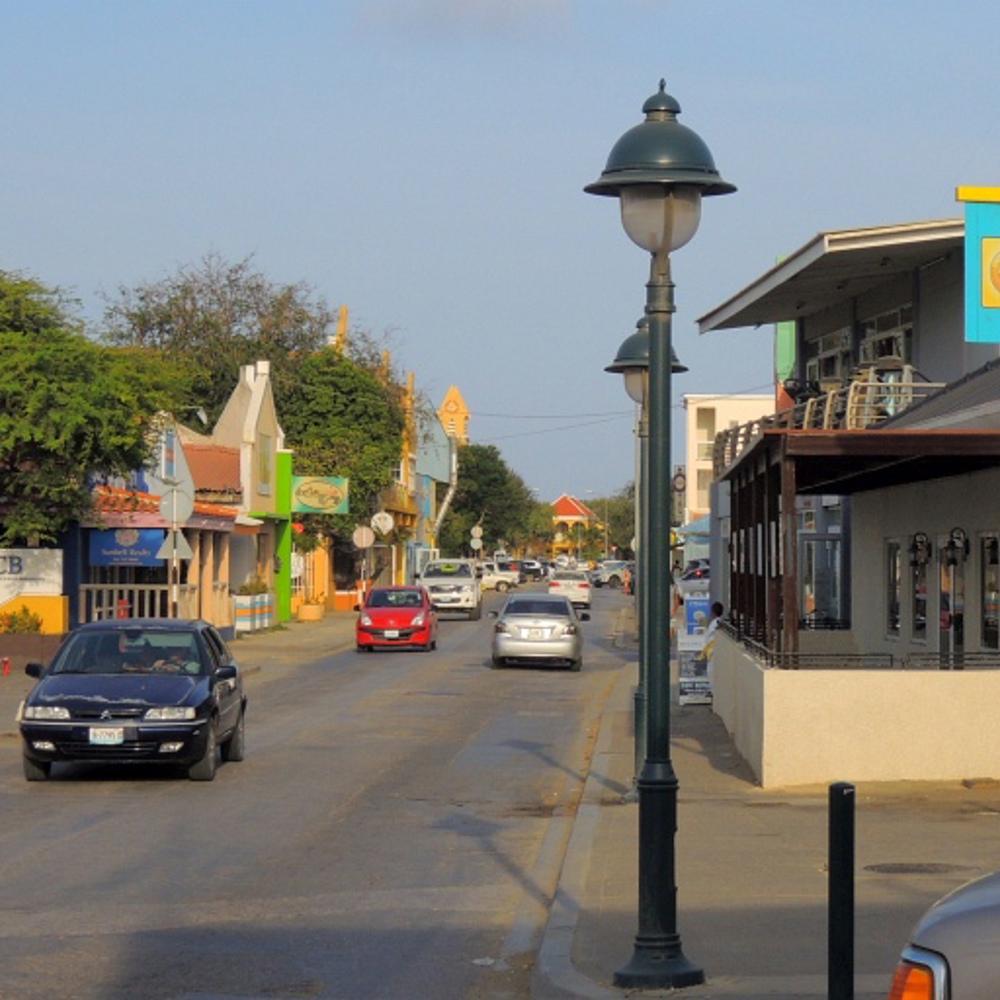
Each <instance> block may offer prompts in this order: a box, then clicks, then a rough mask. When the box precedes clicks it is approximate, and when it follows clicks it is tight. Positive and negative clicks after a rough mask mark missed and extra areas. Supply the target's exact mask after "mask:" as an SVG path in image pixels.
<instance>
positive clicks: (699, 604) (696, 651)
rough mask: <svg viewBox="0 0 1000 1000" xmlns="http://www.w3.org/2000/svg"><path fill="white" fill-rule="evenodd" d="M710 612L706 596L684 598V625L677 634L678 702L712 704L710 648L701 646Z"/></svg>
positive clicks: (683, 703) (710, 604)
mask: <svg viewBox="0 0 1000 1000" xmlns="http://www.w3.org/2000/svg"><path fill="white" fill-rule="evenodd" d="M711 613H712V602H711V601H710V600H709V598H708V596H707V595H706V596H705V597H688V598H685V600H684V627H683V629H681V630H680V631H679V632H678V634H677V658H678V666H679V676H678V681H677V682H678V696H679V697H678V700H679V701H680V703H681V704H682V705H711V703H712V682H711V681H710V680H709V679H708V660H709V657H710V656H711V650H710V649H706V647H705V629H706V628H707V627H708V622H709V617H710V615H711Z"/></svg>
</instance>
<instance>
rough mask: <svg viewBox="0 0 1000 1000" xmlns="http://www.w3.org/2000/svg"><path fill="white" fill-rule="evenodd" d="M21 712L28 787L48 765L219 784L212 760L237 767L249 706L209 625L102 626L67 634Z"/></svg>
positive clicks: (160, 621) (139, 621)
mask: <svg viewBox="0 0 1000 1000" xmlns="http://www.w3.org/2000/svg"><path fill="white" fill-rule="evenodd" d="M25 672H26V673H27V674H28V676H29V677H35V678H38V683H37V684H36V685H35V686H34V687H33V688H32V689H31V691H30V692H29V694H28V696H27V698H25V700H24V703H23V705H22V706H21V708H20V710H19V712H18V725H19V728H20V731H21V741H22V751H23V757H24V776H25V778H26V779H27V780H28V781H44V780H45V779H46V778H48V777H49V774H50V773H51V768H52V765H53V764H57V763H62V762H68V761H90V762H94V763H115V764H119V763H123V762H129V763H144V764H147V763H158V764H175V765H184V766H186V767H187V768H188V776H189V777H190V778H191V779H193V780H194V781H211V780H212V779H213V778H214V777H215V772H216V767H217V764H218V754H219V751H220V749H221V753H222V759H223V760H224V761H240V760H243V757H244V753H245V743H244V740H245V732H244V727H245V721H244V720H245V718H246V707H247V699H246V695H245V694H244V693H243V680H242V676H241V674H240V670H239V667H238V666H237V663H236V660H235V658H234V657H233V655H232V653H231V652H230V651H229V647H228V646H227V645H226V643H225V640H224V639H223V638H222V636H221V635H220V634H219V632H218V631H217V630H216V628H215V627H214V626H213V625H210V624H209V623H208V622H204V621H198V620H188V619H176V618H126V619H118V618H113V619H105V620H103V621H99V622H91V623H89V624H87V625H82V626H80V628H78V629H75V630H74V631H73V632H71V633H70V634H69V635H68V636H67V637H66V639H65V640H64V642H63V643H62V645H61V646H60V647H59V649H58V650H57V651H56V654H55V656H54V657H53V658H52V663H51V664H50V665H49V667H48V668H47V669H46V668H44V667H43V666H42V664H40V663H29V664H28V665H27V666H26V667H25Z"/></svg>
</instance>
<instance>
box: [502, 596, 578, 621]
mask: <svg viewBox="0 0 1000 1000" xmlns="http://www.w3.org/2000/svg"><path fill="white" fill-rule="evenodd" d="M571 613H572V611H571V609H570V606H569V602H568V601H539V600H537V599H536V600H532V599H530V598H523V597H519V598H518V599H517V600H514V601H508V602H507V607H506V608H505V609H504V614H505V615H535V616H538V615H549V616H555V617H557V618H569V617H570V615H571Z"/></svg>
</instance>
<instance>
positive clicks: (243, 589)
mask: <svg viewBox="0 0 1000 1000" xmlns="http://www.w3.org/2000/svg"><path fill="white" fill-rule="evenodd" d="M236 593H237V594H239V595H240V596H241V597H246V596H248V595H251V594H266V593H267V584H266V583H265V582H264V581H263V580H262V579H261V578H260V577H259V576H255V577H253V578H252V579H250V580H247V582H246V583H242V584H240V588H239V590H237V591H236Z"/></svg>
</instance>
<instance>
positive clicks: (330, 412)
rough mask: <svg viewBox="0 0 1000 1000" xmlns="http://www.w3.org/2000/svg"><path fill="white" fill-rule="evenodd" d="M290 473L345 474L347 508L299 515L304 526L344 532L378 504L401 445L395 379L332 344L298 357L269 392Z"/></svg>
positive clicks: (401, 424) (401, 416)
mask: <svg viewBox="0 0 1000 1000" xmlns="http://www.w3.org/2000/svg"><path fill="white" fill-rule="evenodd" d="M276 403H277V406H278V412H279V413H281V415H282V425H283V427H284V429H285V437H286V439H287V442H288V444H289V446H290V447H291V448H293V449H294V450H295V473H296V475H303V476H313V475H315V476H323V475H336V476H347V477H348V479H349V481H350V494H349V498H348V504H349V507H350V513H349V514H342V515H335V516H333V517H317V516H316V515H309V517H308V519H307V518H305V517H303V519H302V520H303V523H306V527H307V531H309V532H310V533H313V534H314V533H316V532H317V531H324V533H327V534H340V535H342V536H350V534H351V532H352V531H353V529H354V526H355V525H356V524H358V523H359V522H360V521H362V520H367V519H368V517H370V516H371V515H372V514H373V513H375V511H376V510H377V509H378V495H379V493H380V492H381V491H382V490H384V489H385V488H386V487H387V486H388V485H389V484H390V483H391V482H392V472H393V468H394V467H395V465H396V464H397V463H398V462H399V457H400V455H401V453H402V448H403V429H404V426H405V414H404V412H403V407H402V402H401V399H400V390H399V387H398V386H396V385H394V384H392V383H389V384H386V383H385V382H384V381H383V380H382V379H381V378H380V377H379V376H378V374H377V373H375V372H373V371H370V370H368V369H366V368H364V367H361V366H360V365H358V364H356V363H355V362H354V361H352V360H351V359H350V358H347V357H345V356H344V355H342V354H340V353H339V352H338V351H335V350H333V349H332V348H325V349H323V350H320V351H316V352H314V353H313V354H310V355H309V356H308V357H306V358H304V359H303V361H302V364H301V365H300V367H299V371H298V380H297V381H296V382H295V384H294V385H292V386H290V387H288V388H287V390H286V391H285V392H283V393H282V394H280V395H279V394H277V393H276Z"/></svg>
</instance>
